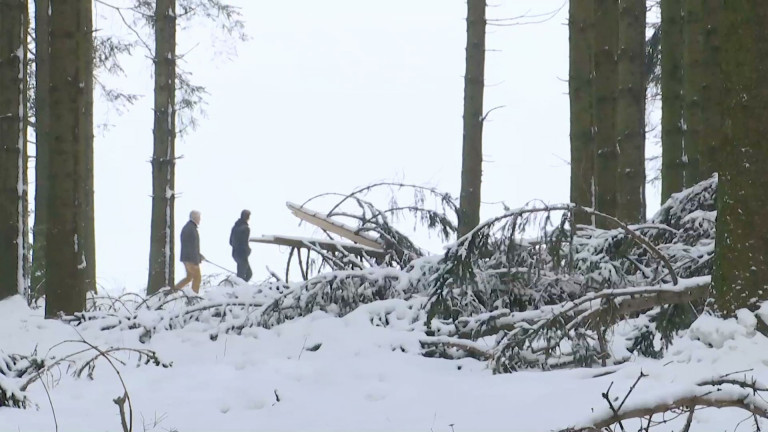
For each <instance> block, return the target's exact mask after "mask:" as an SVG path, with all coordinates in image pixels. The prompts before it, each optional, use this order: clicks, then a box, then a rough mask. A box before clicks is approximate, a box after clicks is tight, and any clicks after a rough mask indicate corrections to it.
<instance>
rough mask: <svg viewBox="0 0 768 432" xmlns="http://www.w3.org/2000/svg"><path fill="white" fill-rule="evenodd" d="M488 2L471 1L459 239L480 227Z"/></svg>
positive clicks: (468, 24)
mask: <svg viewBox="0 0 768 432" xmlns="http://www.w3.org/2000/svg"><path fill="white" fill-rule="evenodd" d="M485 6H486V5H485V0H467V48H466V65H465V73H464V134H463V140H462V157H461V194H460V197H459V237H461V236H464V235H465V234H467V233H468V232H470V231H471V230H472V229H473V228H475V227H476V226H477V225H478V224H480V186H481V183H482V174H483V92H484V90H485V89H484V87H485V24H486V21H485Z"/></svg>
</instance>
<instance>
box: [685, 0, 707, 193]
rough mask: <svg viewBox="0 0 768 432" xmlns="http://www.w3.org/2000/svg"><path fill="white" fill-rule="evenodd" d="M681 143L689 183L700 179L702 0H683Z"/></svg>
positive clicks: (686, 183)
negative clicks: (683, 149)
mask: <svg viewBox="0 0 768 432" xmlns="http://www.w3.org/2000/svg"><path fill="white" fill-rule="evenodd" d="M683 1H684V2H685V5H684V8H685V9H684V15H683V38H684V52H683V96H684V107H683V125H684V127H683V145H684V148H685V153H684V156H683V157H684V159H685V161H686V165H685V183H684V185H683V186H684V187H691V186H693V185H694V184H696V183H697V182H698V179H699V175H700V174H699V148H700V146H701V141H702V130H703V123H702V115H701V112H702V104H701V91H702V85H703V82H704V78H703V74H704V70H703V69H702V57H703V55H704V52H703V51H704V48H703V44H702V39H701V35H702V33H703V19H702V9H703V6H702V1H701V0H683Z"/></svg>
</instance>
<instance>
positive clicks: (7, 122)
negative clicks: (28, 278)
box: [0, 0, 27, 299]
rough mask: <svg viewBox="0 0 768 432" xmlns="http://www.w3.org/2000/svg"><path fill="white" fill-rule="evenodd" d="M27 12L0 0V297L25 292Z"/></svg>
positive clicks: (16, 1) (18, 3)
mask: <svg viewBox="0 0 768 432" xmlns="http://www.w3.org/2000/svg"><path fill="white" fill-rule="evenodd" d="M26 13H27V12H26V4H25V1H24V0H0V299H4V298H6V297H9V296H12V295H15V294H23V293H24V290H25V278H24V257H25V251H24V247H25V237H24V226H25V222H24V217H25V215H24V205H23V194H24V191H23V185H24V182H23V178H22V175H23V173H24V168H23V166H24V160H25V157H24V149H25V141H26V125H25V123H24V119H25V112H26V105H25V103H24V101H25V92H26V84H25V82H24V76H25V74H26V72H25V68H26V64H25V62H24V58H25V54H24V51H25V49H26V33H25V23H26V20H25V17H26Z"/></svg>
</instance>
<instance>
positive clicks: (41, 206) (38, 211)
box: [31, 0, 51, 295]
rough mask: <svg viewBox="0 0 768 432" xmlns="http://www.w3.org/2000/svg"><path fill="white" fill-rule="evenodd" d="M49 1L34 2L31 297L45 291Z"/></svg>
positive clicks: (48, 115)
mask: <svg viewBox="0 0 768 432" xmlns="http://www.w3.org/2000/svg"><path fill="white" fill-rule="evenodd" d="M49 4H50V2H49V0H35V83H36V85H35V206H34V208H35V222H34V226H33V227H32V239H33V240H32V274H31V278H32V282H31V284H32V287H31V289H32V290H33V293H34V294H33V295H42V294H43V292H44V291H45V283H44V281H45V267H46V265H45V249H46V247H45V237H46V234H45V232H46V226H47V224H48V175H49V170H50V162H49V161H50V154H49V152H50V149H49V142H50V127H51V125H50V105H51V101H50V95H49V91H50V85H51V81H50V61H51V58H50V55H51V51H50V19H49V16H48V7H49Z"/></svg>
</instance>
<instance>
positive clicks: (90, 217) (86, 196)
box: [78, 0, 96, 292]
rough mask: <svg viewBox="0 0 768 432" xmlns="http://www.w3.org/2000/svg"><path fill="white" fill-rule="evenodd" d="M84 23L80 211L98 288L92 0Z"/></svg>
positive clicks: (92, 283) (88, 264) (88, 282)
mask: <svg viewBox="0 0 768 432" xmlns="http://www.w3.org/2000/svg"><path fill="white" fill-rule="evenodd" d="M81 12H82V14H83V15H82V21H81V23H82V25H83V26H84V30H83V31H84V32H86V34H87V37H86V38H84V39H83V42H82V43H81V44H80V50H81V51H80V55H79V60H80V62H81V65H80V67H81V70H82V71H83V81H82V84H83V107H82V111H81V113H80V114H81V115H80V131H81V137H82V139H83V144H82V147H81V150H82V152H83V155H82V158H83V159H82V160H83V164H82V165H81V166H80V167H81V174H80V175H81V176H82V179H83V182H82V184H81V187H82V190H81V194H82V199H81V200H80V206H81V209H80V211H81V212H82V215H81V221H82V229H83V231H82V232H81V233H80V235H79V236H78V237H79V238H81V239H82V244H83V253H84V254H85V263H84V264H85V269H84V271H85V286H84V288H85V290H86V291H93V292H95V291H96V226H95V225H96V221H95V219H94V196H93V192H94V191H93V171H94V166H93V67H94V60H93V59H94V52H93V10H92V4H91V1H90V0H89V1H86V2H84V4H83V6H82V10H81Z"/></svg>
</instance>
